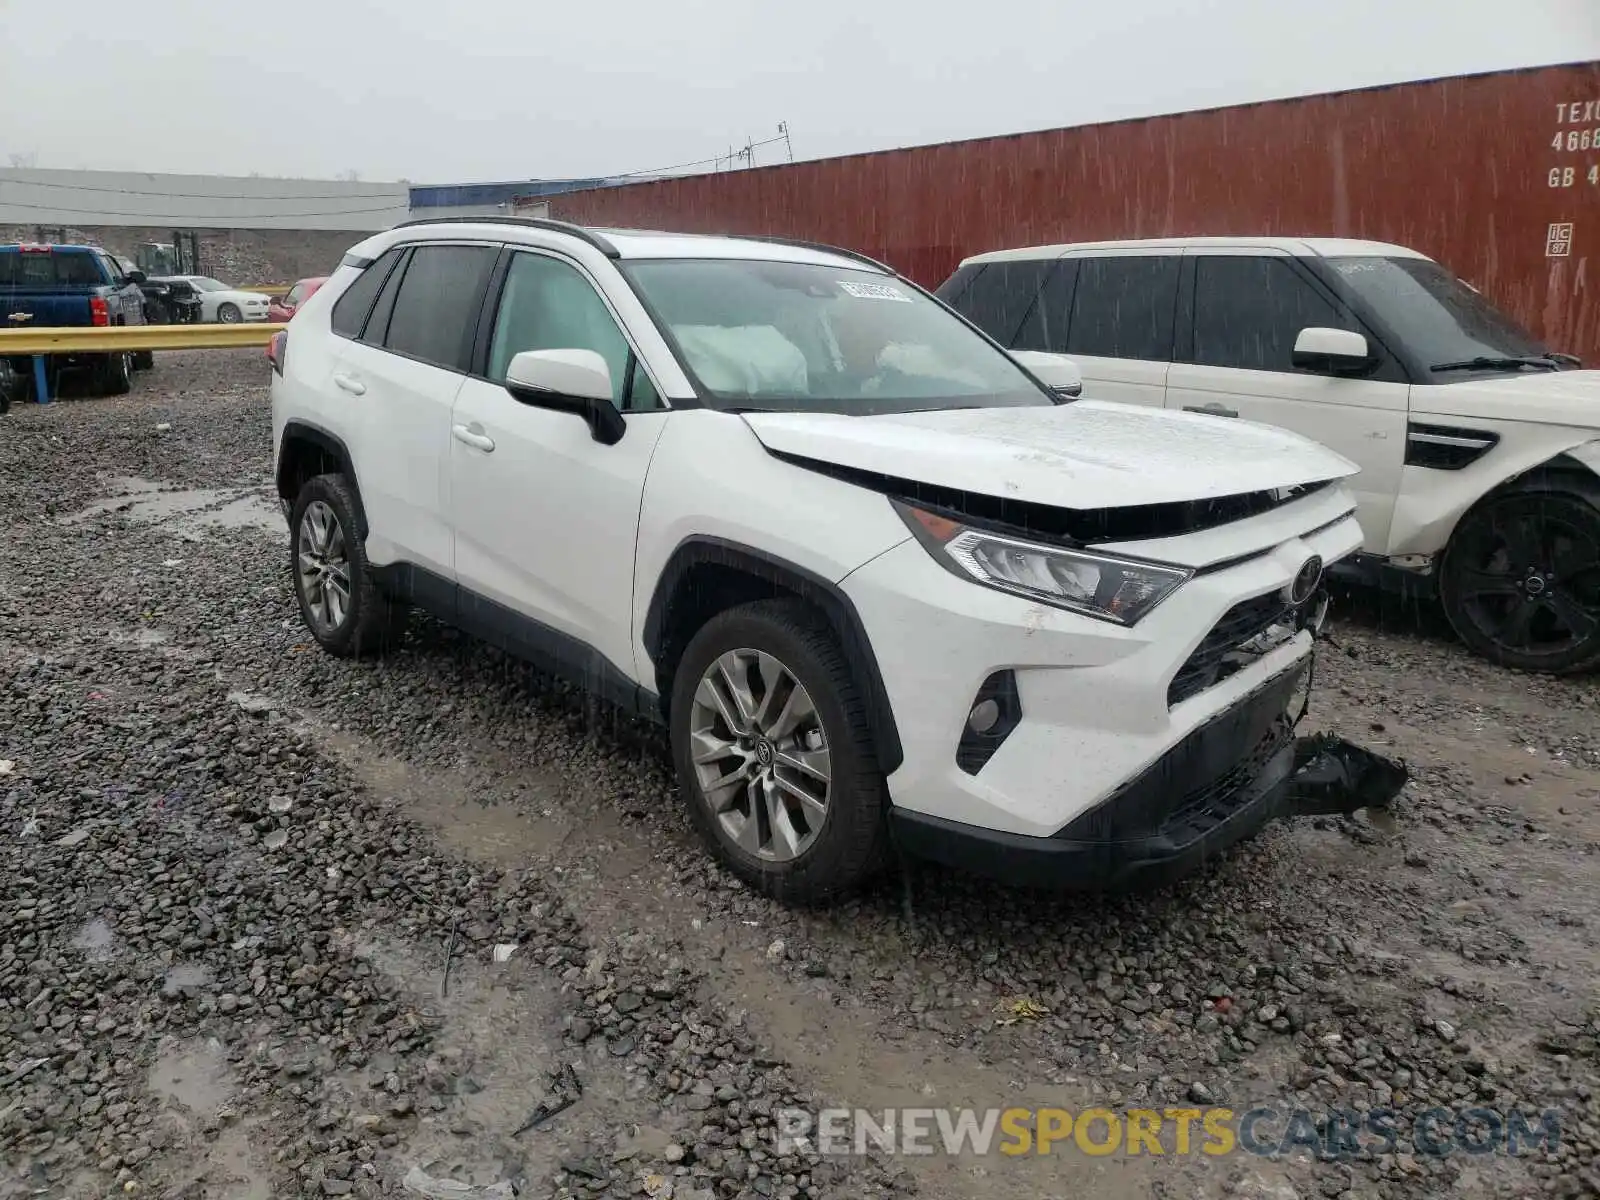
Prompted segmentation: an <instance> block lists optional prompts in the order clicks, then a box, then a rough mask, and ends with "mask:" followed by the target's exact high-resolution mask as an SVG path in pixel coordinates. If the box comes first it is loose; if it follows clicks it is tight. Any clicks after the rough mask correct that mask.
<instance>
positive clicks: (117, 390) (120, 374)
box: [96, 354, 133, 396]
mask: <svg viewBox="0 0 1600 1200" xmlns="http://www.w3.org/2000/svg"><path fill="white" fill-rule="evenodd" d="M96 381H97V383H98V385H99V386H98V387H97V388H96V390H97V391H98V392H99V393H100V394H101V395H102V396H126V395H127V394H128V393H129V392H130V391H132V390H133V363H132V356H131V355H128V354H108V355H106V356H105V358H103V359H102V360H101V361H100V366H99V367H98V368H97V370H96Z"/></svg>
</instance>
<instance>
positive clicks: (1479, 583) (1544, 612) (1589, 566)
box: [1455, 512, 1600, 655]
mask: <svg viewBox="0 0 1600 1200" xmlns="http://www.w3.org/2000/svg"><path fill="white" fill-rule="evenodd" d="M1461 551H1462V554H1463V557H1462V561H1461V562H1460V564H1459V565H1458V566H1457V567H1456V572H1455V587H1456V591H1457V594H1458V596H1459V598H1460V604H1461V606H1462V609H1463V611H1464V612H1465V613H1466V615H1467V616H1468V617H1469V619H1471V620H1472V622H1473V623H1474V624H1475V625H1476V626H1477V627H1478V628H1479V630H1481V631H1482V633H1483V634H1484V635H1485V636H1486V637H1488V638H1490V639H1492V640H1493V641H1494V642H1496V643H1497V644H1499V645H1501V646H1503V647H1505V648H1506V649H1508V650H1513V651H1516V652H1518V653H1522V654H1536V655H1545V654H1551V655H1553V654H1559V653H1562V652H1564V651H1567V650H1571V649H1573V648H1575V647H1577V646H1579V645H1581V644H1582V643H1583V642H1585V641H1587V640H1588V639H1589V638H1591V637H1593V636H1594V634H1595V633H1596V631H1597V630H1600V534H1597V531H1596V529H1595V527H1594V526H1593V525H1590V526H1588V527H1585V526H1583V525H1581V524H1579V523H1577V522H1573V521H1569V520H1565V519H1563V518H1562V517H1561V516H1559V515H1558V514H1556V513H1554V512H1551V513H1547V514H1544V515H1537V516H1536V515H1534V514H1532V513H1515V514H1505V515H1503V516H1502V515H1500V514H1496V519H1494V520H1492V521H1491V522H1488V523H1486V524H1485V525H1483V526H1482V527H1480V528H1478V529H1475V530H1473V536H1471V537H1470V538H1469V539H1468V540H1467V542H1466V544H1464V545H1463V546H1462V547H1461Z"/></svg>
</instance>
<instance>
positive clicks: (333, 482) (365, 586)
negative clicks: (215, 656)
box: [289, 475, 408, 658]
mask: <svg viewBox="0 0 1600 1200" xmlns="http://www.w3.org/2000/svg"><path fill="white" fill-rule="evenodd" d="M358 511H359V510H358V506H357V504H356V499H355V492H354V490H353V489H352V488H351V486H350V481H349V480H348V479H346V478H345V477H344V476H343V475H318V476H316V477H315V478H314V479H310V480H308V481H307V482H306V484H305V486H303V487H302V488H301V489H300V493H299V495H297V496H296V497H295V500H294V508H293V509H292V511H291V513H290V517H289V567H290V570H291V572H292V573H293V577H294V594H295V599H296V600H297V601H298V602H299V605H300V619H301V620H302V621H304V622H305V626H306V629H307V630H309V631H310V633H311V636H312V637H314V638H315V639H316V640H317V644H318V645H319V646H321V647H322V648H323V649H324V650H326V651H327V652H328V653H329V654H333V655H337V656H338V657H340V658H356V657H360V656H363V655H368V654H375V653H379V652H381V651H383V650H387V649H389V648H390V647H391V646H394V645H396V644H397V643H398V642H399V641H400V638H401V636H402V635H403V634H404V632H405V623H406V616H407V613H408V607H407V606H406V605H405V604H403V603H401V602H399V601H396V600H393V599H391V598H390V597H388V596H386V595H384V594H383V592H381V591H380V590H379V589H378V585H377V584H376V583H375V582H374V581H373V578H372V568H371V566H370V564H368V562H367V548H366V544H365V542H364V541H363V539H362V537H361V534H360V533H359V532H358V531H359V529H360V525H359V524H358V523H357V520H356V514H357V512H358Z"/></svg>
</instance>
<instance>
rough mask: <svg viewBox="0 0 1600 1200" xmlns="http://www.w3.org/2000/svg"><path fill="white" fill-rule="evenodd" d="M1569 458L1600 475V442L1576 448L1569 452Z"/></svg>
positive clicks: (1587, 443) (1586, 443)
mask: <svg viewBox="0 0 1600 1200" xmlns="http://www.w3.org/2000/svg"><path fill="white" fill-rule="evenodd" d="M1567 457H1568V458H1570V459H1573V460H1574V461H1576V462H1580V463H1582V464H1583V465H1584V466H1586V467H1588V468H1589V470H1591V471H1593V472H1594V473H1595V474H1596V475H1600V440H1596V441H1593V442H1585V443H1584V444H1583V445H1581V446H1574V447H1573V448H1572V449H1571V450H1568V451H1567Z"/></svg>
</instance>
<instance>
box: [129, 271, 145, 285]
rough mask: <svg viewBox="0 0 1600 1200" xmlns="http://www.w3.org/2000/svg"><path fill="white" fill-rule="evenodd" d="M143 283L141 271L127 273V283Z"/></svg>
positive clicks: (143, 277) (143, 278)
mask: <svg viewBox="0 0 1600 1200" xmlns="http://www.w3.org/2000/svg"><path fill="white" fill-rule="evenodd" d="M144 281H145V276H144V272H143V271H138V270H134V271H129V272H128V282H129V283H143V282H144Z"/></svg>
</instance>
